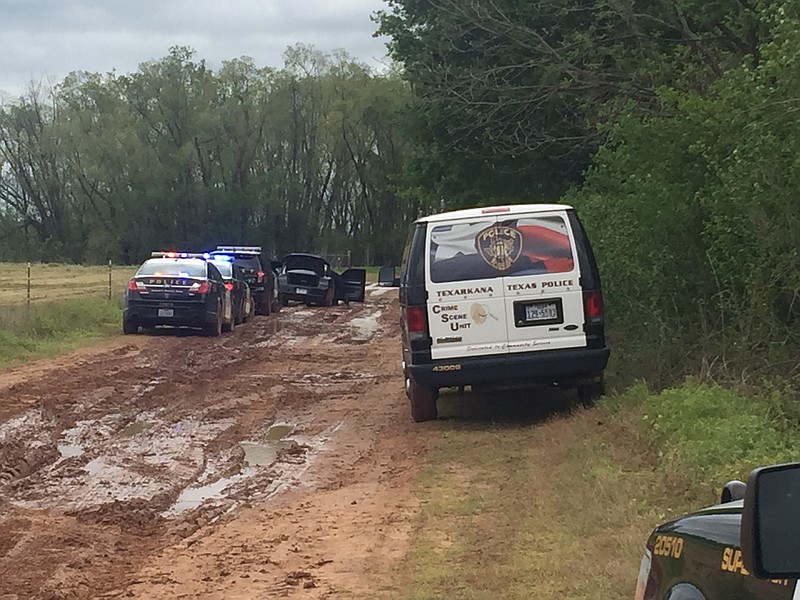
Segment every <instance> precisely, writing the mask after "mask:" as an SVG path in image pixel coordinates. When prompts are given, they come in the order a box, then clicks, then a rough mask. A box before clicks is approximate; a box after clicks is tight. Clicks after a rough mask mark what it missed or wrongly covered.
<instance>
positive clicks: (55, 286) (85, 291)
mask: <svg viewBox="0 0 800 600" xmlns="http://www.w3.org/2000/svg"><path fill="white" fill-rule="evenodd" d="M135 272H136V267H130V266H114V267H112V269H111V293H112V298H113V299H117V298H121V297H122V293H123V291H124V289H125V286H126V285H127V283H128V279H130V278H131V276H133V274H134V273H135ZM27 285H28V284H27V265H26V264H25V263H0V304H16V303H22V302H25V299H26V296H27ZM81 297H96V298H104V297H108V267H107V266H84V265H64V264H42V263H34V264H32V265H31V300H32V301H33V302H41V301H46V300H64V299H72V298H81Z"/></svg>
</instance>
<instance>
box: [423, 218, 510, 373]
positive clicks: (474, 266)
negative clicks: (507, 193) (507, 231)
mask: <svg viewBox="0 0 800 600" xmlns="http://www.w3.org/2000/svg"><path fill="white" fill-rule="evenodd" d="M496 224H497V219H496V217H495V216H494V215H476V216H475V217H474V218H466V219H457V220H452V221H433V222H430V223H429V224H428V239H427V249H428V251H427V256H426V274H427V288H428V306H427V311H428V327H429V332H430V336H431V358H433V359H452V358H461V357H470V356H485V355H492V354H505V353H507V352H508V347H507V345H508V339H507V338H508V331H507V329H506V314H505V310H506V309H505V301H504V298H503V290H502V286H503V278H502V276H500V274H499V273H498V271H497V269H496V268H495V266H494V265H493V264H492V260H493V259H492V257H491V256H490V255H489V253H488V252H487V251H486V248H487V244H486V236H487V235H488V233H487V232H492V231H494V228H495V226H496ZM481 244H483V246H482V245H481Z"/></svg>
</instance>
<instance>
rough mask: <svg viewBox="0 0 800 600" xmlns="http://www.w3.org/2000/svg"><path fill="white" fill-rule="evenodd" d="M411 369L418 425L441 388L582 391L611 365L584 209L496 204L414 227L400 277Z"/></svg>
mask: <svg viewBox="0 0 800 600" xmlns="http://www.w3.org/2000/svg"><path fill="white" fill-rule="evenodd" d="M400 304H401V308H402V336H403V372H404V376H405V385H406V392H407V394H408V397H409V399H410V401H411V413H412V417H413V418H414V420H415V421H427V420H430V419H435V418H436V417H437V408H436V400H437V398H438V392H439V389H440V388H443V387H451V386H466V385H470V386H472V387H473V388H475V387H492V386H497V387H517V386H519V387H523V386H528V385H531V384H535V385H550V386H552V385H556V386H561V387H567V388H569V387H577V389H578V393H579V396H580V398H581V401H582V402H583V403H584V404H585V405H591V403H592V402H593V401H594V399H595V397H596V396H597V395H599V394H600V393H602V374H603V371H604V369H605V367H606V364H607V362H608V356H609V350H608V348H607V347H606V344H605V335H604V318H603V299H602V294H601V291H600V278H599V275H598V271H597V265H596V263H595V259H594V255H593V253H592V249H591V246H590V244H589V240H588V238H587V237H586V233H585V231H584V229H583V226H582V225H581V223H580V221H579V220H578V216H577V214H576V212H575V210H574V209H573V208H572V207H570V206H565V205H560V204H520V205H512V206H493V207H487V208H476V209H469V210H461V211H454V212H448V213H442V214H438V215H433V216H430V217H425V218H422V219H419V220H418V221H416V222H415V223H414V226H413V228H412V230H411V234H410V236H409V239H408V243H407V245H406V249H405V253H404V258H403V266H402V267H401V275H400Z"/></svg>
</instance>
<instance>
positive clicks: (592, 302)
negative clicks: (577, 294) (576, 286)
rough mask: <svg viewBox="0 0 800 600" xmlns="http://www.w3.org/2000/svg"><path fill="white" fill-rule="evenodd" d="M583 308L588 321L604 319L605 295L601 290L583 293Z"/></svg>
mask: <svg viewBox="0 0 800 600" xmlns="http://www.w3.org/2000/svg"><path fill="white" fill-rule="evenodd" d="M583 307H584V310H585V312H586V318H587V319H602V318H603V314H604V311H603V294H602V292H601V291H600V290H594V291H592V292H584V293H583Z"/></svg>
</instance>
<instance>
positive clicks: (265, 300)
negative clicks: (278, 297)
mask: <svg viewBox="0 0 800 600" xmlns="http://www.w3.org/2000/svg"><path fill="white" fill-rule="evenodd" d="M260 298H261V299H260V300H259V301H258V302H257V303H256V314H257V315H264V316H267V317H268V316H269V315H271V314H272V295H271V294H270V293H267V294H263V295H262V296H261V297H260Z"/></svg>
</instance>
